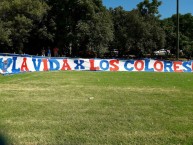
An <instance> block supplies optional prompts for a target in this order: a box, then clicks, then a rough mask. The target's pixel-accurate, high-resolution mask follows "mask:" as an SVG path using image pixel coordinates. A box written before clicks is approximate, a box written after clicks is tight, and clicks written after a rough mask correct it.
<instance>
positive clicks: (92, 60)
mask: <svg viewBox="0 0 193 145" xmlns="http://www.w3.org/2000/svg"><path fill="white" fill-rule="evenodd" d="M89 61H90V70H92V71H95V70H99V67H95V66H94V59H90V60H89Z"/></svg>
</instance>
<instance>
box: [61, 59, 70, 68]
mask: <svg viewBox="0 0 193 145" xmlns="http://www.w3.org/2000/svg"><path fill="white" fill-rule="evenodd" d="M63 62H64V63H63V66H62V68H61V70H71V68H70V65H69V64H68V60H67V59H64V60H63Z"/></svg>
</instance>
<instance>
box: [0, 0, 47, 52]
mask: <svg viewBox="0 0 193 145" xmlns="http://www.w3.org/2000/svg"><path fill="white" fill-rule="evenodd" d="M48 10H49V7H48V5H47V4H46V3H45V2H43V1H41V0H22V1H21V0H2V1H1V2H0V16H1V24H0V27H2V28H3V30H6V31H5V32H4V34H3V36H4V38H1V39H0V41H1V42H5V43H4V44H7V45H8V46H11V47H12V48H14V50H13V51H17V52H19V50H20V51H22V50H23V48H24V45H25V44H27V43H28V42H29V38H30V36H31V32H32V31H34V30H35V29H36V30H37V31H36V33H38V31H40V30H42V33H47V30H46V29H43V28H44V27H45V25H41V24H42V21H43V20H44V19H45V17H46V15H47V12H48ZM37 27H38V29H37ZM34 33H35V32H34ZM47 38H48V39H50V38H49V37H47Z"/></svg>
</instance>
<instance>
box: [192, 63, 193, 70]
mask: <svg viewBox="0 0 193 145" xmlns="http://www.w3.org/2000/svg"><path fill="white" fill-rule="evenodd" d="M192 72H193V62H192Z"/></svg>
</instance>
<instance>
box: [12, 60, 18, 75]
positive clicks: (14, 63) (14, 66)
mask: <svg viewBox="0 0 193 145" xmlns="http://www.w3.org/2000/svg"><path fill="white" fill-rule="evenodd" d="M16 61H17V57H13V66H12V72H13V73H19V72H20V68H16Z"/></svg>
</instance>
